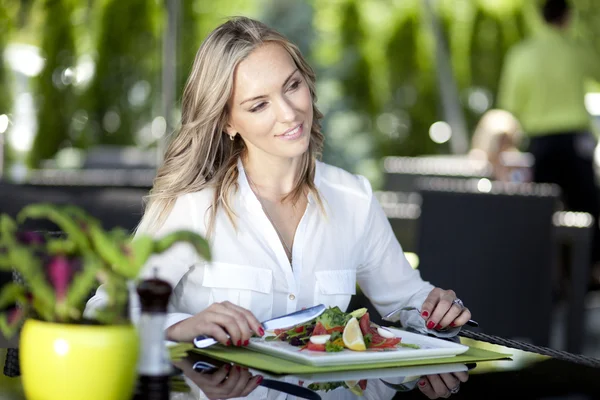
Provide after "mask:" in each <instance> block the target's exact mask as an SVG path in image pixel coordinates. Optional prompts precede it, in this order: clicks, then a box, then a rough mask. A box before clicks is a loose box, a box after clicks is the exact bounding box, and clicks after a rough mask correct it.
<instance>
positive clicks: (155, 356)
mask: <svg viewBox="0 0 600 400" xmlns="http://www.w3.org/2000/svg"><path fill="white" fill-rule="evenodd" d="M172 292H173V288H172V287H171V285H170V284H169V283H168V282H166V281H164V280H161V279H159V278H158V277H157V273H156V270H155V274H154V277H153V278H151V279H146V280H143V281H141V282H140V283H139V284H138V287H137V293H138V295H139V298H140V304H141V315H140V320H139V323H138V330H139V335H140V346H141V348H140V359H139V363H138V387H137V392H136V396H135V400H169V395H170V386H169V377H170V375H171V371H172V366H171V362H170V359H169V353H168V351H167V347H166V346H165V339H166V337H165V320H166V316H167V306H168V304H169V298H170V296H171V293H172Z"/></svg>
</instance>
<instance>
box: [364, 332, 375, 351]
mask: <svg viewBox="0 0 600 400" xmlns="http://www.w3.org/2000/svg"><path fill="white" fill-rule="evenodd" d="M363 339H364V341H365V346H366V347H367V348H368V347H369V346H370V345H371V341H372V340H373V335H372V334H370V333H367V334H366V335H364V336H363Z"/></svg>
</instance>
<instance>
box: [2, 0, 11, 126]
mask: <svg viewBox="0 0 600 400" xmlns="http://www.w3.org/2000/svg"><path fill="white" fill-rule="evenodd" d="M6 3H7V0H0V88H2V91H1V92H0V115H2V114H10V111H11V104H12V101H11V99H12V92H11V88H10V84H9V79H8V73H9V71H8V70H7V66H6V64H5V60H4V49H5V48H6V45H7V42H8V37H9V35H10V32H11V30H12V21H11V18H10V14H9V10H8V7H7V4H6Z"/></svg>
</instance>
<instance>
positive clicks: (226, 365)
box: [225, 364, 231, 372]
mask: <svg viewBox="0 0 600 400" xmlns="http://www.w3.org/2000/svg"><path fill="white" fill-rule="evenodd" d="M225 369H226V370H227V372H229V370H230V369H231V364H225Z"/></svg>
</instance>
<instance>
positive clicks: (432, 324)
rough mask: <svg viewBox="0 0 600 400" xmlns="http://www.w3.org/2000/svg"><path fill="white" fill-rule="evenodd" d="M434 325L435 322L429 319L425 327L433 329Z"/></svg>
mask: <svg viewBox="0 0 600 400" xmlns="http://www.w3.org/2000/svg"><path fill="white" fill-rule="evenodd" d="M434 326H435V322H433V321H429V322H428V323H427V329H433V327H434Z"/></svg>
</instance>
